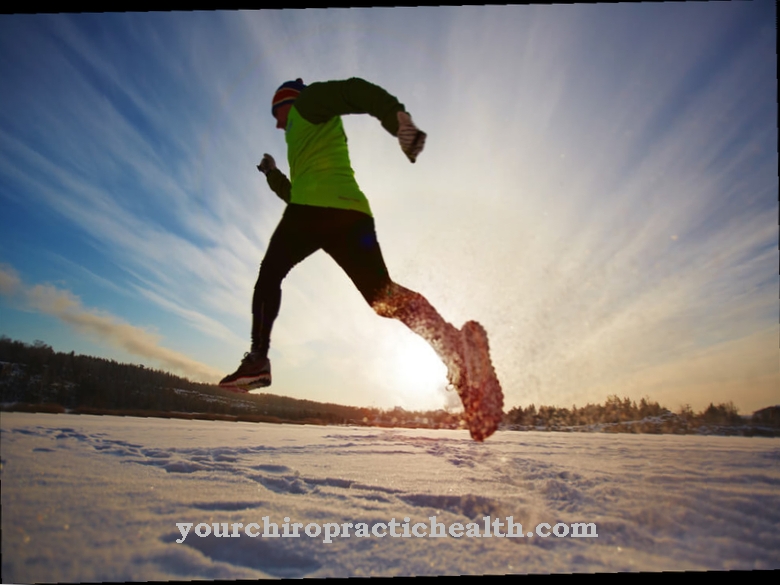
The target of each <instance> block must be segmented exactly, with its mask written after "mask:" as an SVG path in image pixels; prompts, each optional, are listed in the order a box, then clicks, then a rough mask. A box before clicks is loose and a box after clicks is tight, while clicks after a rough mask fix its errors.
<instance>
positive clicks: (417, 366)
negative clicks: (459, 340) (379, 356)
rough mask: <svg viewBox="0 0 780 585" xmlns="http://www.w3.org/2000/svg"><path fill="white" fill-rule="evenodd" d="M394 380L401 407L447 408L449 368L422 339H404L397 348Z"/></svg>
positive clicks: (422, 408)
mask: <svg viewBox="0 0 780 585" xmlns="http://www.w3.org/2000/svg"><path fill="white" fill-rule="evenodd" d="M395 363H396V367H395V379H396V385H397V388H398V394H399V396H400V399H401V400H400V402H401V405H402V406H403V407H404V408H407V409H410V410H429V409H437V408H443V407H444V402H445V400H444V394H443V392H442V389H443V388H444V387H445V386H446V385H447V367H446V366H445V365H444V364H443V363H442V361H441V360H440V359H439V357H438V356H437V355H436V352H435V351H433V348H432V347H431V346H430V345H428V344H427V343H426V342H425V341H424V340H423V339H421V338H419V337H417V336H415V335H411V336H407V335H405V336H404V337H403V339H402V340H401V341H399V343H398V344H397V345H396V351H395Z"/></svg>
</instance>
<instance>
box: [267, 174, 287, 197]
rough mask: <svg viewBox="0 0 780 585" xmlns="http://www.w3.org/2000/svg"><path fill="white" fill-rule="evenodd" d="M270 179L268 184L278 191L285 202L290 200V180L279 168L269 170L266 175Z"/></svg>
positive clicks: (274, 190)
mask: <svg viewBox="0 0 780 585" xmlns="http://www.w3.org/2000/svg"><path fill="white" fill-rule="evenodd" d="M265 178H266V180H267V181H268V186H269V187H271V190H272V191H273V192H274V193H276V194H277V195H278V196H279V198H280V199H281V200H282V201H284V202H285V203H289V202H290V180H289V179H288V178H287V177H286V176H285V174H284V173H283V172H282V171H280V170H279V169H272V170H270V171H268V174H267V175H266V176H265Z"/></svg>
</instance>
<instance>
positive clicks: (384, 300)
mask: <svg viewBox="0 0 780 585" xmlns="http://www.w3.org/2000/svg"><path fill="white" fill-rule="evenodd" d="M355 213H356V212H355ZM323 249H324V250H325V251H326V252H327V253H328V254H330V255H331V256H332V257H333V259H334V260H335V261H336V262H337V263H338V264H339V266H341V268H342V269H343V270H344V271H345V272H346V273H347V275H348V276H349V277H350V279H351V280H352V282H354V283H355V286H356V287H357V288H358V290H359V291H360V293H361V294H362V295H363V298H365V299H366V302H367V303H368V304H369V305H370V306H371V308H372V309H374V311H375V312H376V313H377V314H378V315H380V316H382V317H388V318H391V319H397V320H399V321H401V322H402V323H404V324H405V325H406V326H407V327H409V329H411V330H412V331H414V332H415V333H416V334H417V335H420V336H421V337H422V338H423V339H425V340H426V341H427V342H428V343H429V344H430V345H431V346H432V347H433V349H434V350H435V351H436V353H437V354H438V356H439V358H441V360H442V361H443V362H444V364H445V365H446V366H447V371H448V378H449V380H450V383H451V384H453V385H454V386H457V385H458V384H459V383H460V381H461V375H462V370H463V363H462V347H461V336H460V332H459V331H458V329H456V328H455V327H454V326H453V325H451V324H450V323H447V322H446V321H445V320H444V319H443V318H442V317H441V315H439V313H438V312H437V311H436V309H435V308H434V307H433V306H432V305H431V304H430V303H429V302H428V300H427V299H426V298H425V297H423V296H422V295H421V294H420V293H417V292H414V291H412V290H409V289H407V288H404V287H403V286H401V285H399V284H396V283H394V282H392V280H391V279H390V276H389V274H388V271H387V267H386V266H385V262H384V259H383V257H382V251H381V249H380V248H379V242H378V241H377V238H376V232H375V229H374V220H373V219H372V218H371V217H369V216H367V215H364V214H357V213H356V215H355V219H354V220H352V222H351V223H350V224H349V225H348V226H347V227H345V228H344V229H343V230H341V232H340V233H339V235H338V237H333V238H331V239H329V240H328V241H327V243H326V244H325V245H324V246H323Z"/></svg>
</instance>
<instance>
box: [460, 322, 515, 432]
mask: <svg viewBox="0 0 780 585" xmlns="http://www.w3.org/2000/svg"><path fill="white" fill-rule="evenodd" d="M461 333H462V335H463V353H464V358H465V361H466V376H465V377H466V380H465V381H464V382H463V383H462V388H461V389H459V391H458V394H459V395H460V399H461V402H463V408H464V409H465V411H466V412H465V413H464V417H463V418H464V420H465V422H466V424H467V425H468V428H469V432H470V433H471V437H472V438H473V439H474V440H475V441H479V442H482V441H484V440H485V439H487V438H488V437H489V436H491V435H492V434H493V433H495V432H496V430H497V429H498V425H499V424H500V423H501V419H502V418H503V416H504V412H503V407H504V394H503V392H502V391H501V385H500V384H499V382H498V378H497V377H496V372H495V370H494V369H493V364H492V362H491V361H490V348H489V346H488V337H487V332H486V331H485V329H484V327H482V325H480V324H479V323H477V322H475V321H469V322H468V323H466V324H465V325H464V326H463V328H462V329H461Z"/></svg>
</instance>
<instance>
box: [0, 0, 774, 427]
mask: <svg viewBox="0 0 780 585" xmlns="http://www.w3.org/2000/svg"><path fill="white" fill-rule="evenodd" d="M775 18H776V13H775V5H774V3H773V2H763V1H760V2H706V3H698V2H696V3H646V4H645V3H637V4H634V3H626V4H617V5H608V4H603V5H598V4H592V5H591V4H583V5H539V6H488V7H485V6H473V7H470V6H466V7H419V8H351V9H307V10H269V11H225V12H222V11H217V12H165V13H138V14H133V13H116V14H111V13H102V14H33V15H21V14H19V15H0V78H2V79H3V86H4V87H3V91H2V92H0V204H1V205H2V214H1V215H0V333H1V334H3V335H6V336H8V337H10V338H12V339H18V340H21V341H24V342H26V343H33V342H34V341H35V340H42V341H44V342H45V343H47V344H49V345H51V346H52V347H53V348H54V349H55V350H57V351H65V352H70V351H75V352H76V353H84V354H90V355H97V356H102V357H105V358H108V359H115V360H117V361H123V362H131V363H142V364H144V365H146V366H147V367H154V368H161V369H165V370H169V371H172V372H174V373H177V374H180V375H184V376H187V377H189V378H191V379H194V380H203V381H209V382H215V381H218V380H219V379H220V378H221V377H222V376H224V375H226V374H228V373H231V372H232V371H234V370H235V368H236V367H237V366H238V365H239V362H240V360H241V358H242V357H243V354H244V352H246V351H248V350H249V332H250V318H251V315H250V312H251V298H252V291H253V287H254V283H255V280H256V278H257V271H258V269H259V265H260V262H261V260H262V258H263V254H264V252H265V249H266V247H267V244H268V241H269V238H270V237H271V234H272V233H273V230H274V228H275V226H276V225H277V223H278V221H279V219H280V217H281V214H282V213H283V211H284V203H283V202H282V201H281V200H279V199H278V198H277V197H276V195H274V194H273V192H272V191H271V190H270V189H269V187H268V186H267V184H266V183H265V179H264V177H263V176H262V175H261V174H260V173H258V171H257V170H256V168H255V165H257V164H258V163H259V161H260V160H261V158H262V156H263V154H264V153H269V154H271V155H272V156H274V158H275V159H276V161H277V163H278V165H279V167H280V169H281V170H282V171H284V172H287V171H288V166H287V163H286V145H285V142H284V134H283V131H281V130H278V129H276V127H275V120H274V119H273V118H272V116H271V112H270V104H271V98H272V95H273V93H274V91H275V89H276V88H277V87H278V86H279V85H280V84H281V83H283V82H285V81H287V80H290V79H294V78H297V77H300V78H302V79H303V80H304V82H306V83H311V82H314V81H326V80H331V79H346V78H349V77H361V78H363V79H366V80H368V81H371V82H372V83H375V84H377V85H379V86H381V87H383V88H384V89H386V90H387V91H388V92H390V93H391V94H392V95H394V96H396V97H397V98H398V99H399V100H400V101H401V102H402V103H403V104H404V105H405V107H406V109H407V110H408V111H409V112H410V113H411V115H412V117H413V120H414V121H415V123H416V124H417V125H418V126H419V127H420V128H421V129H423V130H424V131H426V132H427V134H428V140H427V143H426V147H425V150H424V151H423V153H422V154H421V155H420V157H419V158H418V160H417V163H416V164H414V165H411V164H409V162H408V160H407V159H406V158H405V156H404V155H403V153H402V152H401V150H400V148H399V145H398V142H397V140H396V139H395V138H394V137H392V136H391V135H390V134H388V133H387V132H386V131H385V130H384V129H383V128H382V127H381V125H380V124H379V122H378V120H376V119H374V118H372V117H371V116H368V115H350V116H345V117H344V125H345V129H346V133H347V135H348V139H349V147H350V157H351V161H352V164H353V168H354V169H355V176H356V178H357V181H358V183H359V184H360V186H361V188H362V190H363V191H364V193H366V195H367V197H368V199H369V202H370V204H371V208H372V211H373V214H374V217H375V221H376V229H377V235H378V239H379V242H380V246H381V247H382V251H383V254H384V258H385V262H386V264H387V266H388V268H389V271H390V275H391V277H392V278H393V280H395V281H396V282H398V283H400V284H402V285H403V286H405V287H407V288H411V289H413V290H416V291H418V292H420V293H421V294H423V295H424V296H425V297H426V298H427V299H428V300H429V301H430V302H431V303H432V304H433V305H434V306H435V307H436V308H437V309H438V311H439V312H440V313H441V314H442V316H443V317H444V318H445V319H447V320H448V321H450V322H452V323H453V324H455V325H456V326H458V327H460V326H461V325H462V324H463V323H464V322H465V321H468V320H471V319H473V320H477V321H479V322H480V323H482V324H483V325H484V326H485V328H486V329H487V331H488V334H489V336H490V345H491V353H492V358H493V363H494V365H495V368H496V371H497V374H498V376H499V379H500V381H501V384H502V386H503V389H504V394H505V405H506V407H507V409H509V408H511V407H514V406H524V407H525V406H528V405H530V404H536V405H537V406H538V405H541V404H546V405H557V406H571V405H572V404H576V405H578V406H581V405H584V404H586V403H588V402H591V403H601V402H603V401H604V400H605V399H606V398H607V396H609V395H612V394H617V395H619V396H621V397H623V396H626V397H629V398H632V399H634V400H637V401H638V400H640V399H641V398H642V397H647V398H649V399H650V400H655V401H658V402H660V403H661V404H662V405H664V406H667V407H669V408H671V409H673V410H676V409H678V408H679V407H680V406H682V405H685V404H688V405H690V406H692V407H693V408H694V409H695V410H700V409H704V408H706V406H707V405H708V404H709V403H710V402H713V403H715V404H718V403H721V402H728V401H732V402H733V403H734V404H735V405H736V406H737V407H738V408H739V409H740V411H741V412H743V413H749V412H752V411H753V410H755V409H758V408H762V407H764V406H769V405H772V404H777V403H779V402H780V360H778V357H779V356H778V343H779V339H780V326H779V325H778V289H779V287H780V281H779V277H778V269H777V267H778V262H779V261H780V258H779V257H778V223H777V218H778V197H777V194H778V152H777V142H778V135H777V132H778V130H777V77H776V70H777V55H776V43H777V34H776V26H775ZM282 290H283V292H282V307H281V311H280V315H279V317H278V319H277V321H276V324H275V327H274V331H273V334H272V340H271V352H270V354H269V357H270V358H271V362H272V368H273V377H274V382H273V386H271V388H269V389H268V391H272V392H274V393H278V394H281V395H287V396H293V397H296V398H307V399H312V400H319V401H325V402H335V403H341V404H351V405H358V406H377V407H382V408H392V407H395V406H401V407H404V408H408V409H428V408H442V407H447V408H452V407H455V406H456V405H457V403H458V399H457V395H456V394H455V393H454V392H452V391H447V390H446V388H445V387H446V369H445V367H444V366H443V365H442V364H441V363H440V362H439V361H438V358H437V357H436V355H435V353H434V352H433V350H432V349H431V348H430V347H428V346H427V344H426V343H425V342H424V341H423V340H421V339H419V338H417V337H416V336H415V335H414V334H413V333H411V332H410V331H409V330H407V329H406V328H405V326H404V325H403V324H401V323H400V322H398V321H393V320H390V319H384V318H381V317H378V316H377V315H376V314H374V312H373V311H372V310H371V309H370V307H369V306H368V305H367V304H366V303H365V301H364V300H363V298H362V297H361V296H360V294H359V293H358V291H357V290H356V289H355V288H354V286H353V285H352V283H351V282H350V280H349V279H348V278H347V277H346V275H345V274H343V272H341V270H340V268H339V267H338V266H337V265H336V264H335V263H334V262H333V261H332V259H331V258H330V257H328V256H327V255H326V254H324V253H323V252H318V253H316V254H314V255H313V256H311V257H310V258H308V259H306V260H305V261H304V262H302V263H301V264H300V265H298V266H296V267H295V268H294V269H293V271H292V272H291V273H290V274H289V276H288V277H287V278H286V280H285V281H284V283H283V287H282Z"/></svg>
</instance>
